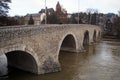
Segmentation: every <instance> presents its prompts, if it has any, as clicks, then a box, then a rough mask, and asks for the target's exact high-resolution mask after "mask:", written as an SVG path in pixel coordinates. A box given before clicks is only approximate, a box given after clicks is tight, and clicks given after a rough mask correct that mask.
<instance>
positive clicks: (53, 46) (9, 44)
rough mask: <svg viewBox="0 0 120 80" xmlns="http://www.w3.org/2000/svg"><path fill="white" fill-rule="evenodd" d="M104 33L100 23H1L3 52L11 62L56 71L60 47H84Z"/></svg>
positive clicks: (26, 68) (72, 49)
mask: <svg viewBox="0 0 120 80" xmlns="http://www.w3.org/2000/svg"><path fill="white" fill-rule="evenodd" d="M101 33H102V29H101V28H100V27H99V26H95V25H87V24H61V25H50V24H49V25H39V26H35V25H29V26H13V27H11V26H10V27H9V26H8V27H1V28H0V55H3V54H5V55H6V57H7V61H8V65H10V66H13V67H16V68H19V69H22V70H24V71H29V72H32V73H35V74H44V73H49V72H57V71H60V70H61V65H60V63H59V52H60V50H64V51H69V52H75V53H77V52H80V51H83V50H84V44H89V45H91V44H93V43H94V42H98V41H99V40H100V39H101ZM73 58H74V57H73Z"/></svg>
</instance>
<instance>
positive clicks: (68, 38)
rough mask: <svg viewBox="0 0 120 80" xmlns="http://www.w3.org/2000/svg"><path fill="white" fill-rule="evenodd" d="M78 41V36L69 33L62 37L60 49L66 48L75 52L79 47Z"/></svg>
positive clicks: (65, 49)
mask: <svg viewBox="0 0 120 80" xmlns="http://www.w3.org/2000/svg"><path fill="white" fill-rule="evenodd" d="M76 43H77V41H76V37H75V36H74V35H73V34H67V35H65V36H64V37H63V38H62V40H61V42H60V48H59V51H60V50H64V51H69V52H75V50H76V49H77V44H76Z"/></svg>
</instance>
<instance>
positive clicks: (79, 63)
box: [0, 40, 120, 80]
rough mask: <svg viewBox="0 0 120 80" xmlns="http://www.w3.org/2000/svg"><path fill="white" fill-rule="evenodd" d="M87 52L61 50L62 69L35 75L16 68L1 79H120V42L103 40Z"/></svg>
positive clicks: (0, 79)
mask: <svg viewBox="0 0 120 80" xmlns="http://www.w3.org/2000/svg"><path fill="white" fill-rule="evenodd" d="M86 49H87V51H86V52H81V53H70V52H62V51H61V52H60V55H59V60H60V63H61V66H62V71H60V72H55V73H49V74H44V75H35V74H31V73H28V72H24V71H19V70H15V71H13V72H12V73H10V74H9V75H8V76H5V77H1V78H0V80H120V42H119V41H118V40H109V41H108V40H103V41H101V42H100V43H96V44H94V45H91V46H87V47H86Z"/></svg>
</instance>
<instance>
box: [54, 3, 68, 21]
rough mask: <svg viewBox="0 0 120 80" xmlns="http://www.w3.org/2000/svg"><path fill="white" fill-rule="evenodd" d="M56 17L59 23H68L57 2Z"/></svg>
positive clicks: (62, 9) (63, 11)
mask: <svg viewBox="0 0 120 80" xmlns="http://www.w3.org/2000/svg"><path fill="white" fill-rule="evenodd" d="M56 15H57V18H58V19H59V21H60V23H67V21H68V16H67V11H66V10H65V9H64V8H62V7H61V5H60V3H59V1H58V3H57V5H56Z"/></svg>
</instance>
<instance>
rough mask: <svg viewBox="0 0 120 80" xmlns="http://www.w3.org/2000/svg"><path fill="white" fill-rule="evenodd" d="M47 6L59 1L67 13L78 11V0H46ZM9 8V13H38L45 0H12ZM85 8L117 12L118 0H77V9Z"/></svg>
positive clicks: (82, 9)
mask: <svg viewBox="0 0 120 80" xmlns="http://www.w3.org/2000/svg"><path fill="white" fill-rule="evenodd" d="M46 1H47V7H48V8H51V7H52V8H54V9H55V6H56V4H57V2H58V1H59V2H60V4H61V5H62V6H63V8H65V9H66V10H67V12H68V13H75V12H78V0H46ZM9 5H10V8H11V10H10V11H9V15H11V16H14V15H26V14H27V13H38V12H39V11H40V10H41V9H42V8H44V5H45V0H12V3H10V4H9ZM87 8H94V9H97V10H98V11H99V12H102V13H108V12H113V13H117V12H118V10H120V1H119V0H79V11H83V12H85V11H86V9H87Z"/></svg>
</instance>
